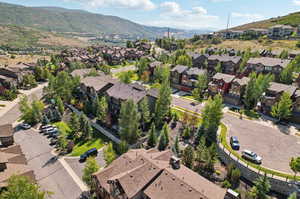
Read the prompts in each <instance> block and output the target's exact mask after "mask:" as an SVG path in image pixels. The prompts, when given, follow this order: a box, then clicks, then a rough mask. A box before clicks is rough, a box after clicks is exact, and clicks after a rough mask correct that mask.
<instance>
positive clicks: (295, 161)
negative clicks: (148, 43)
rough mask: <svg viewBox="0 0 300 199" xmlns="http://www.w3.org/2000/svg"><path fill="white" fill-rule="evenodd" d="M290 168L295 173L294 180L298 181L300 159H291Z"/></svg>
mask: <svg viewBox="0 0 300 199" xmlns="http://www.w3.org/2000/svg"><path fill="white" fill-rule="evenodd" d="M290 168H291V170H292V171H293V172H294V173H295V176H294V178H295V179H296V176H297V173H298V172H300V157H297V158H292V159H291V161H290Z"/></svg>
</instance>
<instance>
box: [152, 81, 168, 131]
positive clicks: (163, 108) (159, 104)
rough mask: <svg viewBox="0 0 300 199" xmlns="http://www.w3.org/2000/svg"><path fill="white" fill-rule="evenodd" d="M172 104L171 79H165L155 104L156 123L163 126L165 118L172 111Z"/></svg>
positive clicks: (157, 125)
mask: <svg viewBox="0 0 300 199" xmlns="http://www.w3.org/2000/svg"><path fill="white" fill-rule="evenodd" d="M170 105H171V88H170V84H169V80H165V81H164V82H163V84H162V85H161V88H160V90H159V96H158V99H157V101H156V106H155V124H156V127H161V126H162V124H163V121H164V119H165V118H166V116H168V114H169V113H170Z"/></svg>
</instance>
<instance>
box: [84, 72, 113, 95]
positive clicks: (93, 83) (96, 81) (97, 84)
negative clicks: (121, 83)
mask: <svg viewBox="0 0 300 199" xmlns="http://www.w3.org/2000/svg"><path fill="white" fill-rule="evenodd" d="M116 82H117V80H115V79H113V78H112V77H110V76H108V75H102V76H95V77H93V76H90V77H85V78H84V79H82V80H81V83H82V84H84V85H85V86H87V87H92V88H94V89H95V90H96V91H99V90H101V89H102V88H104V87H105V86H107V85H108V84H115V83H116Z"/></svg>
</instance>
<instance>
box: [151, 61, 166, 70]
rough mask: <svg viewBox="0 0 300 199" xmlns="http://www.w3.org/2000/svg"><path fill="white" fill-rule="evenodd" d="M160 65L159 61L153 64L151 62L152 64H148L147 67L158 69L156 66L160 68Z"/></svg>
mask: <svg viewBox="0 0 300 199" xmlns="http://www.w3.org/2000/svg"><path fill="white" fill-rule="evenodd" d="M162 64H163V63H162V62H160V61H154V62H152V63H150V64H149V67H150V68H156V67H158V66H160V65H162Z"/></svg>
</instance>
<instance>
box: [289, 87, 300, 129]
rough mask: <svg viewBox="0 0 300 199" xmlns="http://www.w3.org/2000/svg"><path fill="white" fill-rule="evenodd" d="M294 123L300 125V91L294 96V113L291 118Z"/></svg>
mask: <svg viewBox="0 0 300 199" xmlns="http://www.w3.org/2000/svg"><path fill="white" fill-rule="evenodd" d="M290 120H291V121H292V122H296V123H300V90H296V92H295V93H294V96H293V112H292V116H291V118H290Z"/></svg>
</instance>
